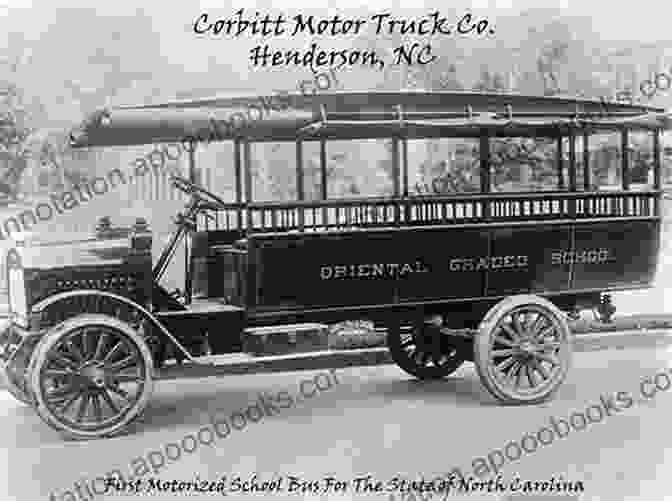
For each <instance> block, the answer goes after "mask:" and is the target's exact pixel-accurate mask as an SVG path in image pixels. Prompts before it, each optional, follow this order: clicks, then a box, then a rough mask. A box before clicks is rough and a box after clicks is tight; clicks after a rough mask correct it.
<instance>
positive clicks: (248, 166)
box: [243, 139, 252, 234]
mask: <svg viewBox="0 0 672 501" xmlns="http://www.w3.org/2000/svg"><path fill="white" fill-rule="evenodd" d="M243 141H244V142H243V152H244V154H243V158H244V161H245V163H244V165H243V172H244V175H245V212H246V213H247V221H246V224H245V229H246V230H247V233H248V234H249V233H250V232H251V231H252V210H251V209H250V204H251V203H252V147H251V145H250V141H249V140H247V139H245V140H243Z"/></svg>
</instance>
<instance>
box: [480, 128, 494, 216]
mask: <svg viewBox="0 0 672 501" xmlns="http://www.w3.org/2000/svg"><path fill="white" fill-rule="evenodd" d="M479 157H480V161H481V165H480V171H481V172H480V174H481V193H490V191H491V186H492V182H491V180H490V137H489V136H488V134H487V132H482V133H481V138H480V144H479ZM482 210H483V219H486V220H487V219H488V218H490V202H489V201H488V200H486V199H483V208H482Z"/></svg>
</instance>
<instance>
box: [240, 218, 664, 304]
mask: <svg viewBox="0 0 672 501" xmlns="http://www.w3.org/2000/svg"><path fill="white" fill-rule="evenodd" d="M658 224H659V223H658V222H656V221H640V222H626V221H616V222H604V223H590V224H579V225H569V224H565V225H561V224H560V225H557V224H556V225H551V224H546V225H538V226H514V225H512V226H505V227H492V226H491V227H485V226H479V227H472V228H469V227H467V228H464V227H462V228H459V227H458V228H450V227H443V228H420V229H418V228H414V229H408V230H406V229H397V230H390V231H380V232H344V233H341V234H329V235H327V234H317V233H315V234H294V235H279V236H278V235H275V236H270V235H267V236H264V235H261V236H258V237H253V238H251V239H250V242H251V244H252V245H251V248H250V252H251V255H253V256H254V257H253V261H254V262H255V266H254V267H251V268H250V270H254V273H255V276H254V278H253V280H254V282H253V283H256V285H255V289H254V290H253V291H249V292H250V296H249V299H252V301H251V302H248V307H251V308H252V309H254V310H259V311H270V310H274V309H303V308H311V309H312V308H321V307H331V308H338V307H348V306H353V307H362V306H373V305H385V304H403V303H406V302H422V301H441V300H445V301H450V300H455V299H467V298H482V297H494V296H507V295H512V294H520V293H529V292H532V293H538V294H552V293H558V292H567V291H570V290H572V289H600V288H605V289H606V288H609V287H618V286H624V285H625V286H627V285H646V284H647V283H649V282H650V281H651V280H652V278H653V275H654V272H655V266H656V256H657V252H658Z"/></svg>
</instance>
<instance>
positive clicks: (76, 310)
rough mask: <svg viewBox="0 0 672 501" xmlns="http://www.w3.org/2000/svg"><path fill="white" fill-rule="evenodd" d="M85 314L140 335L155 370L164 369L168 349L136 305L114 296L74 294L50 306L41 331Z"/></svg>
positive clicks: (43, 312) (44, 315)
mask: <svg viewBox="0 0 672 501" xmlns="http://www.w3.org/2000/svg"><path fill="white" fill-rule="evenodd" d="M83 313H89V314H96V315H107V316H110V317H114V318H116V319H118V320H121V321H122V322H124V323H125V324H127V325H129V326H130V327H131V328H132V329H133V330H134V331H136V332H139V333H140V334H141V336H142V337H143V338H144V339H145V342H146V343H147V344H148V345H149V349H150V351H151V352H152V356H153V358H154V367H155V368H156V369H159V368H161V366H162V365H163V363H164V362H165V360H166V358H167V355H168V353H167V350H168V347H167V346H166V343H164V342H163V341H162V339H161V337H160V336H159V333H158V332H157V331H156V329H153V328H152V326H151V325H150V322H149V321H148V319H147V318H145V317H144V316H143V314H142V313H141V312H140V311H139V310H138V309H137V308H134V307H133V306H132V305H129V304H126V303H123V302H121V301H118V300H116V299H114V298H113V297H110V296H105V295H103V294H96V292H95V291H90V293H87V294H72V295H70V296H66V297H64V298H62V299H61V300H59V301H56V302H54V303H52V304H50V305H49V306H47V307H46V308H45V309H44V310H43V311H42V312H41V314H40V317H39V325H38V327H39V328H40V329H51V328H53V327H55V326H57V325H59V324H60V323H62V322H64V321H66V320H67V319H69V318H74V317H76V316H78V315H81V314H83Z"/></svg>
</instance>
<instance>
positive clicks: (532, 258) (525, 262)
mask: <svg viewBox="0 0 672 501" xmlns="http://www.w3.org/2000/svg"><path fill="white" fill-rule="evenodd" d="M491 235H492V256H493V257H492V267H491V269H490V271H489V272H488V287H487V291H486V295H487V296H505V295H511V294H521V293H525V292H533V293H545V292H556V291H563V290H566V289H567V286H568V283H569V271H570V269H569V266H556V265H554V264H553V263H552V262H551V253H550V250H551V249H564V248H567V247H568V246H570V244H571V228H570V227H569V226H565V225H562V226H561V225H546V226H544V225H540V226H535V227H530V226H527V227H525V226H522V227H521V226H518V227H509V228H497V229H493V230H491Z"/></svg>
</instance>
